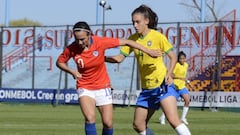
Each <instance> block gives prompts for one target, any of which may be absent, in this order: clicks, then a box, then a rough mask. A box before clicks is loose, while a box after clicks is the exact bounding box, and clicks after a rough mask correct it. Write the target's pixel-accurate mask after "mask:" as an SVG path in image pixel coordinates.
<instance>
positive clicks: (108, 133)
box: [102, 128, 113, 135]
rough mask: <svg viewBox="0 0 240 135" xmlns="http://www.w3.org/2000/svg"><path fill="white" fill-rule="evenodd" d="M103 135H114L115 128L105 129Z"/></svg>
mask: <svg viewBox="0 0 240 135" xmlns="http://www.w3.org/2000/svg"><path fill="white" fill-rule="evenodd" d="M102 135H113V128H103V130H102Z"/></svg>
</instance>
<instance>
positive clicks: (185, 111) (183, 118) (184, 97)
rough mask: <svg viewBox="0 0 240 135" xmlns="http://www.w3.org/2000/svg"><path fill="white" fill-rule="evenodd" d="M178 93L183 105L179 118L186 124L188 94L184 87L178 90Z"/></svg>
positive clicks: (188, 102)
mask: <svg viewBox="0 0 240 135" xmlns="http://www.w3.org/2000/svg"><path fill="white" fill-rule="evenodd" d="M180 94H181V97H182V98H183V99H184V106H183V111H182V116H181V120H182V122H183V123H184V124H186V125H188V122H187V119H186V116H187V113H188V110H189V104H190V95H189V92H188V90H187V89H186V88H184V89H183V90H180Z"/></svg>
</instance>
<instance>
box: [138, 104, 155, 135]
mask: <svg viewBox="0 0 240 135" xmlns="http://www.w3.org/2000/svg"><path fill="white" fill-rule="evenodd" d="M153 114H154V110H152V109H147V108H143V107H136V109H135V112H134V120H133V128H134V130H135V131H136V132H138V134H139V135H153V133H152V131H151V130H150V129H149V128H147V123H148V121H149V120H150V118H151V117H152V115H153Z"/></svg>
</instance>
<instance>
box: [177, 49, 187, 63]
mask: <svg viewBox="0 0 240 135" xmlns="http://www.w3.org/2000/svg"><path fill="white" fill-rule="evenodd" d="M181 56H184V57H185V58H186V54H185V53H184V52H183V51H180V52H179V53H178V62H179V59H180V57H181Z"/></svg>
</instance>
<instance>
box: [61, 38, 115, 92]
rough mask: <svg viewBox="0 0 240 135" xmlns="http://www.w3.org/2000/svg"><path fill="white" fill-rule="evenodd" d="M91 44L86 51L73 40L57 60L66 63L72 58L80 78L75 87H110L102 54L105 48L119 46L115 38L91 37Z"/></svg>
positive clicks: (91, 88) (89, 88) (90, 88)
mask: <svg viewBox="0 0 240 135" xmlns="http://www.w3.org/2000/svg"><path fill="white" fill-rule="evenodd" d="M91 40H92V44H91V46H90V48H89V50H87V51H82V49H81V48H80V47H78V46H77V45H76V44H75V42H73V43H72V44H70V45H69V46H67V47H66V48H65V49H64V51H63V52H62V53H61V54H60V56H59V57H58V62H61V63H67V61H68V60H69V59H70V58H73V60H74V61H75V63H76V65H77V69H78V72H79V73H81V74H82V78H81V79H79V80H77V84H76V87H77V89H78V88H86V89H88V90H97V89H102V88H106V87H110V86H111V85H110V79H109V76H108V73H107V69H106V65H105V61H104V56H105V50H106V49H109V48H114V47H117V46H119V40H118V39H116V38H106V37H104V38H102V37H97V36H92V37H91Z"/></svg>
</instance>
